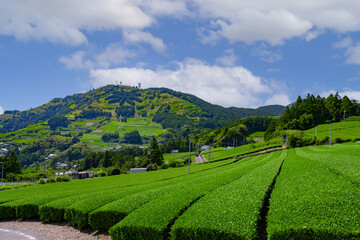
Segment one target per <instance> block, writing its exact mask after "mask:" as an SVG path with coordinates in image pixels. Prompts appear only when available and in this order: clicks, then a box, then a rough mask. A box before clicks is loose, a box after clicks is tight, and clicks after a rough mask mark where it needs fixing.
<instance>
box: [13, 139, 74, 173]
mask: <svg viewBox="0 0 360 240" xmlns="http://www.w3.org/2000/svg"><path fill="white" fill-rule="evenodd" d="M76 141H77V137H76V136H74V137H64V136H59V135H52V136H49V137H47V138H45V139H43V140H39V141H35V142H33V143H31V144H29V145H27V146H26V147H24V148H23V149H22V150H21V152H20V155H19V159H20V163H21V165H22V166H24V165H27V166H28V165H30V164H32V163H34V162H36V161H39V160H43V159H45V157H47V156H48V155H49V154H52V153H59V152H63V151H65V150H67V149H68V148H70V147H71V146H72V145H73V144H74V142H76Z"/></svg>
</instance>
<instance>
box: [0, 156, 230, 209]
mask: <svg viewBox="0 0 360 240" xmlns="http://www.w3.org/2000/svg"><path fill="white" fill-rule="evenodd" d="M226 163H227V161H225V162H224V163H223V162H220V163H215V164H213V165H212V164H211V165H207V164H196V165H192V167H191V172H192V173H194V172H199V171H204V170H207V169H209V168H212V167H213V166H221V165H223V164H226ZM186 173H187V168H174V169H169V170H166V171H153V172H147V173H138V174H121V175H116V176H109V177H105V178H94V179H88V180H86V181H83V180H73V181H70V182H67V183H54V184H43V185H37V186H36V187H26V188H20V189H14V190H12V191H11V192H9V191H0V203H6V202H10V201H17V200H19V199H27V198H36V197H38V196H43V195H57V194H59V193H69V194H70V195H72V194H76V195H79V194H86V193H88V192H89V190H91V191H99V190H106V189H114V188H121V187H127V186H134V185H139V184H147V183H149V182H154V181H160V180H166V179H169V178H177V177H182V176H184V175H185V174H186Z"/></svg>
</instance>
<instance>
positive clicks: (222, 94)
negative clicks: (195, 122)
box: [90, 59, 290, 107]
mask: <svg viewBox="0 0 360 240" xmlns="http://www.w3.org/2000/svg"><path fill="white" fill-rule="evenodd" d="M90 76H91V78H92V87H100V86H103V85H106V84H115V83H116V82H119V81H122V82H123V83H124V84H130V85H133V86H135V85H137V84H138V83H139V82H141V84H142V86H143V87H144V88H148V87H167V88H171V89H174V90H178V91H182V92H187V93H191V94H194V95H196V96H198V97H200V98H202V99H204V100H206V101H208V102H211V103H213V104H219V105H222V106H226V107H230V106H236V107H258V106H261V105H263V104H264V103H265V102H266V101H268V102H271V103H276V104H288V103H289V102H290V101H289V100H288V98H286V97H285V95H286V94H285V93H284V92H278V91H277V92H276V93H275V91H274V88H273V84H271V83H268V82H267V81H265V80H263V79H262V78H261V77H258V76H255V75H253V74H252V73H251V72H250V71H249V70H247V69H245V68H243V67H241V66H233V67H221V66H218V65H208V64H206V63H205V62H202V61H199V60H197V59H187V60H186V61H184V62H180V63H178V66H177V68H176V69H175V70H169V69H163V68H158V69H156V70H151V69H145V68H140V67H139V68H115V69H97V70H91V71H90ZM278 86H280V84H279V85H278ZM274 94H277V95H282V97H277V98H276V97H274ZM264 99H267V100H265V101H264Z"/></svg>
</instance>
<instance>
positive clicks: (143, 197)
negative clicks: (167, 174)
mask: <svg viewBox="0 0 360 240" xmlns="http://www.w3.org/2000/svg"><path fill="white" fill-rule="evenodd" d="M249 160H251V159H250V158H249V159H244V160H243V161H242V162H241V163H239V164H244V163H246V162H247V161H249ZM233 167H234V165H230V164H229V165H226V166H222V167H221V171H225V170H227V169H231V168H233ZM218 172H219V170H218V169H217V168H214V169H208V170H207V171H203V172H198V173H196V174H191V175H187V176H184V177H181V178H176V179H171V180H168V181H167V182H166V185H165V186H163V187H159V188H153V187H152V188H149V189H148V190H147V191H144V192H139V193H137V194H133V195H130V196H127V197H124V198H120V199H118V200H116V201H113V202H111V203H109V204H106V205H104V206H102V207H100V208H98V209H96V210H94V211H93V212H91V213H90V214H89V224H90V226H91V228H92V229H96V230H108V229H109V228H110V227H111V226H113V225H114V224H116V223H118V222H120V221H121V220H122V219H123V218H124V217H126V216H127V215H128V214H130V213H131V212H132V211H134V210H135V209H137V208H139V207H141V206H142V205H144V204H145V203H147V202H149V201H152V200H154V199H156V198H158V197H160V196H162V195H165V194H169V193H170V192H172V191H174V190H179V189H181V188H186V187H188V186H190V185H193V184H198V183H200V182H203V181H204V180H207V179H208V178H209V177H210V176H211V175H214V174H218Z"/></svg>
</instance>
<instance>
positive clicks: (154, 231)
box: [109, 156, 267, 239]
mask: <svg viewBox="0 0 360 240" xmlns="http://www.w3.org/2000/svg"><path fill="white" fill-rule="evenodd" d="M252 159H253V161H249V162H246V163H244V164H235V165H232V166H233V167H232V168H231V169H229V170H227V171H222V172H218V173H217V174H214V175H210V176H208V177H204V178H203V179H202V181H201V182H195V183H194V184H191V185H189V186H188V187H186V188H184V189H176V190H174V191H173V192H171V193H169V194H166V195H163V196H161V197H159V198H157V199H155V200H153V201H150V202H148V203H146V204H145V205H143V206H142V207H140V208H138V209H137V210H135V211H134V212H132V213H130V214H129V215H128V216H127V217H125V218H124V219H123V220H122V221H121V222H119V223H118V224H116V225H114V226H113V227H112V228H110V230H109V233H110V235H111V237H112V239H166V238H168V237H169V231H170V229H168V228H169V226H171V225H172V224H173V222H174V221H175V220H176V218H177V217H178V216H179V215H181V213H182V212H184V211H185V210H186V209H187V208H188V207H189V206H191V204H192V203H194V202H196V201H197V200H198V199H199V198H201V197H202V196H203V195H205V194H207V193H208V192H210V191H213V190H214V189H216V188H218V187H220V186H222V185H225V184H227V183H229V182H231V181H234V180H235V179H237V178H239V177H241V176H243V175H244V174H246V173H248V172H249V171H251V170H253V169H254V168H256V167H259V166H261V165H263V164H264V163H265V162H266V160H267V158H266V157H265V156H258V157H254V158H252Z"/></svg>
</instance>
